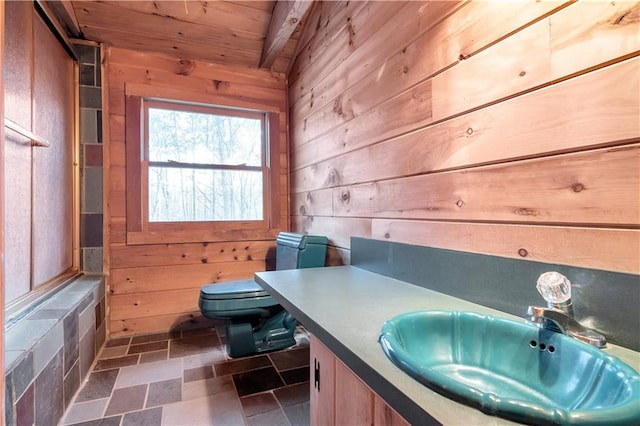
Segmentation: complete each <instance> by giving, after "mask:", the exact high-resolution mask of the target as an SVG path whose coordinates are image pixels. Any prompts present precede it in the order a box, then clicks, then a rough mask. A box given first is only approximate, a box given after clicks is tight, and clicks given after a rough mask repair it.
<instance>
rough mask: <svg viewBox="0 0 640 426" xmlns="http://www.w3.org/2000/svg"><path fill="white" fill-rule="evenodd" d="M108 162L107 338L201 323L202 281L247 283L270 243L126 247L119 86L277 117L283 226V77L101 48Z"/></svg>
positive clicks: (262, 264)
mask: <svg viewBox="0 0 640 426" xmlns="http://www.w3.org/2000/svg"><path fill="white" fill-rule="evenodd" d="M105 70H106V74H107V75H108V81H107V87H108V89H107V90H108V100H109V104H108V111H109V112H108V120H109V121H108V129H107V132H108V134H109V136H108V139H107V140H108V144H109V146H108V153H107V156H106V157H105V158H108V160H107V162H108V164H106V165H105V170H106V172H105V173H106V176H105V186H106V191H105V192H106V194H107V196H106V199H107V206H108V207H107V209H106V210H107V212H106V215H107V217H108V218H107V219H106V220H107V224H108V230H109V231H108V241H109V243H108V254H107V255H106V264H107V266H106V270H107V271H108V273H109V276H108V288H109V302H108V306H109V312H108V318H109V330H110V331H109V334H110V336H111V337H116V336H125V335H133V334H143V333H153V332H161V331H167V330H171V329H177V328H191V327H199V326H202V325H203V324H204V323H206V320H205V319H204V318H203V317H202V316H201V315H200V313H199V309H198V297H199V294H200V293H199V292H200V287H201V286H202V285H204V284H206V283H210V282H220V281H228V280H235V279H244V278H251V277H253V274H254V273H255V272H256V271H264V270H265V269H266V265H267V262H270V261H271V260H272V258H273V257H274V254H273V249H274V248H275V241H274V240H271V241H253V240H250V241H245V240H243V241H224V242H205V243H185V244H178V243H175V244H156V245H139V244H137V245H132V244H127V236H126V205H125V200H126V192H125V191H126V173H125V164H126V162H125V161H126V159H125V87H126V86H128V87H136V90H142V91H144V90H145V89H146V90H148V91H149V93H151V92H153V91H154V90H158V92H159V93H161V92H162V93H173V94H178V95H179V94H180V93H185V92H193V93H199V94H200V99H202V100H203V101H207V102H210V103H212V104H216V103H219V102H222V103H225V104H226V101H227V100H229V99H232V100H233V99H237V100H239V101H242V102H243V103H244V104H251V105H255V107H260V106H264V108H265V109H266V110H275V111H279V112H280V129H281V132H280V158H281V166H282V167H283V170H284V173H283V175H282V176H281V177H280V185H281V189H280V192H281V194H282V196H281V200H280V205H281V208H280V211H281V216H282V217H281V218H280V224H281V226H282V228H283V230H286V229H287V228H288V226H289V225H288V223H289V217H288V205H289V198H288V193H289V187H288V185H289V181H288V171H287V170H288V165H287V162H288V160H287V158H288V144H287V133H286V129H287V114H286V111H287V102H286V92H287V84H286V78H285V76H284V75H283V74H278V73H270V72H267V71H258V70H250V69H248V68H233V67H229V66H222V65H213V64H207V63H203V62H197V61H184V60H183V61H181V60H176V59H172V58H169V57H165V56H160V55H152V54H146V53H139V52H134V51H129V50H124V49H118V48H113V47H111V48H109V49H108V50H107V54H106V60H105Z"/></svg>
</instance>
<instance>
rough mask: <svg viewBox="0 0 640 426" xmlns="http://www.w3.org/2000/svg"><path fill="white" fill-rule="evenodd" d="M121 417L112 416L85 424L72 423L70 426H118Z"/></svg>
mask: <svg viewBox="0 0 640 426" xmlns="http://www.w3.org/2000/svg"><path fill="white" fill-rule="evenodd" d="M121 420H122V416H112V417H107V418H104V419H96V420H89V421H87V422H81V423H74V424H73V425H72V426H120V421H121Z"/></svg>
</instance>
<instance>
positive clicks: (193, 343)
mask: <svg viewBox="0 0 640 426" xmlns="http://www.w3.org/2000/svg"><path fill="white" fill-rule="evenodd" d="M218 347H220V343H219V341H218V339H215V338H210V337H209V336H194V337H185V338H182V339H174V340H170V341H169V358H179V357H183V356H188V355H196V354H201V353H204V352H208V351H210V350H212V349H215V348H218Z"/></svg>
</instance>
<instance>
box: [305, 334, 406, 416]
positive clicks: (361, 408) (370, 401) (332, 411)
mask: <svg viewBox="0 0 640 426" xmlns="http://www.w3.org/2000/svg"><path fill="white" fill-rule="evenodd" d="M310 354H311V359H310V369H311V385H310V386H311V393H310V404H311V409H310V413H311V425H312V426H323V425H346V424H354V425H355V424H357V425H389V426H405V425H407V426H408V425H409V423H407V422H406V421H405V420H404V419H403V418H402V417H401V416H400V415H399V414H398V413H397V412H395V411H394V410H393V409H392V408H391V407H389V405H387V404H386V403H385V402H384V401H383V400H382V398H380V397H379V396H378V395H377V394H376V393H375V392H373V391H372V390H371V389H370V388H369V387H368V386H367V385H366V384H365V383H364V382H363V381H362V380H360V378H358V376H356V375H355V374H354V373H353V372H352V371H351V370H350V369H349V368H348V367H347V366H346V365H345V364H344V363H343V362H342V361H340V360H339V359H338V358H337V357H336V356H335V355H334V354H333V353H332V352H331V351H330V350H329V349H328V348H327V347H326V346H324V345H323V344H322V343H321V342H320V341H319V340H318V339H317V338H316V337H315V336H313V335H312V336H311V349H310Z"/></svg>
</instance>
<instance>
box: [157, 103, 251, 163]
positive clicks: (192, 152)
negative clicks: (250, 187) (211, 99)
mask: <svg viewBox="0 0 640 426" xmlns="http://www.w3.org/2000/svg"><path fill="white" fill-rule="evenodd" d="M148 126H149V144H148V147H149V160H150V161H162V162H172V161H173V162H181V163H191V164H223V165H241V164H244V165H248V166H260V165H261V164H262V120H260V119H257V118H247V117H236V116H226V115H218V114H207V113H200V112H189V111H177V110H168V109H163V108H149V109H148Z"/></svg>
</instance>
